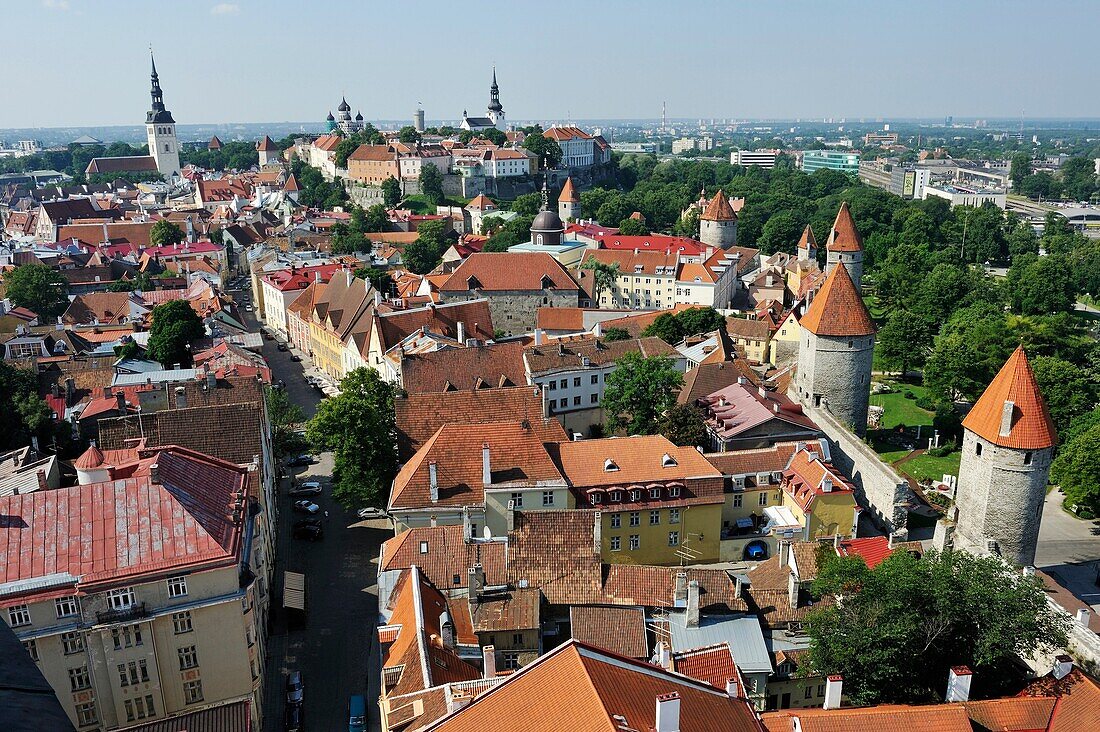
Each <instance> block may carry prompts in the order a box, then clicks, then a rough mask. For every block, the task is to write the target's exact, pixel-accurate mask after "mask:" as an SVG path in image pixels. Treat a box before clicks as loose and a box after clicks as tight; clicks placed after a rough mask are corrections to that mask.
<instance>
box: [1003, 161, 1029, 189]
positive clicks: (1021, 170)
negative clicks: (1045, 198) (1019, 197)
mask: <svg viewBox="0 0 1100 732" xmlns="http://www.w3.org/2000/svg"><path fill="white" fill-rule="evenodd" d="M1029 175H1031V154H1030V153H1026V152H1018V153H1016V154H1015V155H1013V156H1012V161H1011V163H1010V165H1009V169H1008V177H1009V178H1010V179H1011V180H1012V184H1013V185H1014V186H1016V187H1017V188H1019V187H1020V185H1021V184H1022V183H1023V182H1024V179H1025V178H1027V177H1028V176H1029Z"/></svg>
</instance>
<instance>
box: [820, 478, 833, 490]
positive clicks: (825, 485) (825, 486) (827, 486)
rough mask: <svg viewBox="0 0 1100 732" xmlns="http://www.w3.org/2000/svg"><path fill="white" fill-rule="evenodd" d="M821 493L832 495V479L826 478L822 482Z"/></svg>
mask: <svg viewBox="0 0 1100 732" xmlns="http://www.w3.org/2000/svg"><path fill="white" fill-rule="evenodd" d="M821 492H822V493H832V492H833V481H832V479H831V478H825V479H823V480H822V481H821Z"/></svg>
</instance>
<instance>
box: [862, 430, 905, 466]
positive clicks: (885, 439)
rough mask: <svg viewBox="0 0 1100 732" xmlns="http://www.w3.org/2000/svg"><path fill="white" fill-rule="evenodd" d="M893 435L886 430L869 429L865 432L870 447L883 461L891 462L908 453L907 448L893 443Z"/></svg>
mask: <svg viewBox="0 0 1100 732" xmlns="http://www.w3.org/2000/svg"><path fill="white" fill-rule="evenodd" d="M893 437H894V436H893V435H891V434H890V433H889V431H887V430H870V431H868V432H867V439H868V440H869V441H870V443H871V449H872V450H874V451H875V452H877V453H878V455H879V457H881V458H882V459H883V461H884V462H888V463H892V462H894V461H895V460H901V459H902V458H903V457H905V456H906V455H908V454H909V450H907V449H906V448H904V447H901V446H899V445H897V444H895V440H894V439H893Z"/></svg>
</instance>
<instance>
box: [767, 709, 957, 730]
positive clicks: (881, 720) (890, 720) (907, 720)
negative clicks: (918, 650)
mask: <svg viewBox="0 0 1100 732" xmlns="http://www.w3.org/2000/svg"><path fill="white" fill-rule="evenodd" d="M796 718H797V719H798V723H799V724H800V725H801V726H800V727H797V728H796V727H795V726H794V725H795V719H796ZM760 719H761V721H763V723H764V726H765V727H766V728H767V729H768V732H792V731H793V730H795V729H801V730H802V732H867V730H874V731H875V732H973V728H972V727H971V726H970V719H969V717H967V716H966V709H965V708H964V707H963V706H962V705H961V704H935V705H927V706H919V707H910V706H903V705H899V704H884V705H882V706H877V707H860V708H852V709H845V708H841V709H788V710H785V711H782V712H766V713H764V714H762V715H761V716H760Z"/></svg>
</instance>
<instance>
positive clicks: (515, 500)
mask: <svg viewBox="0 0 1100 732" xmlns="http://www.w3.org/2000/svg"><path fill="white" fill-rule="evenodd" d="M512 506H513V507H514V508H523V494H522V493H513V494H512Z"/></svg>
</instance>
